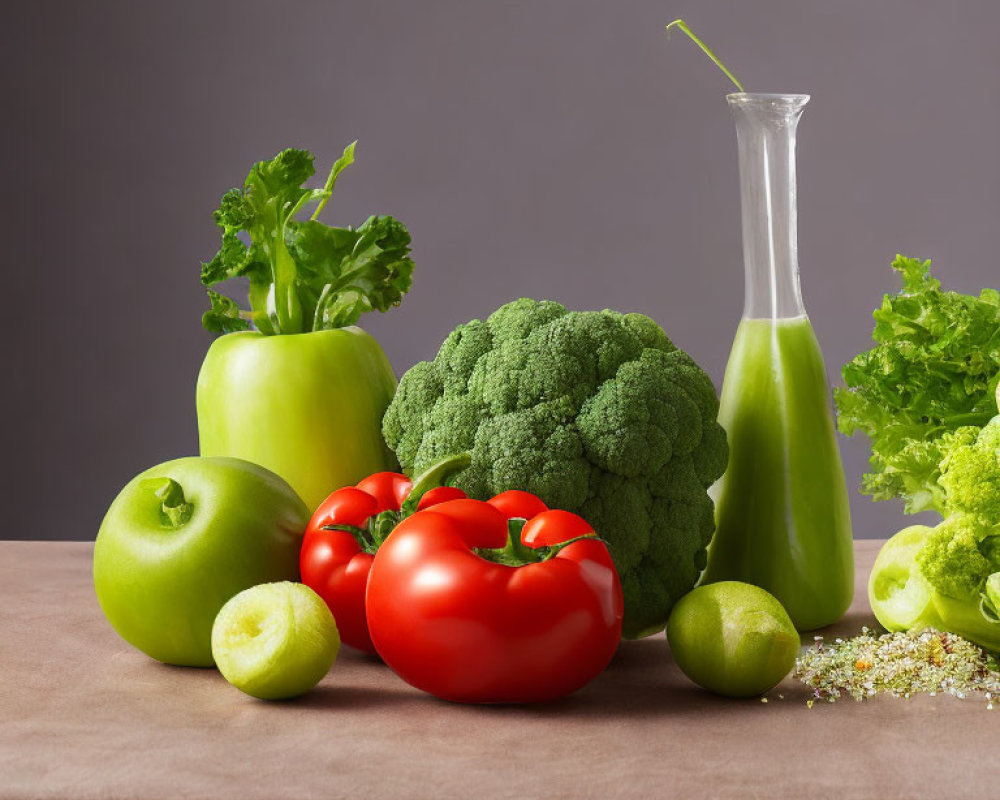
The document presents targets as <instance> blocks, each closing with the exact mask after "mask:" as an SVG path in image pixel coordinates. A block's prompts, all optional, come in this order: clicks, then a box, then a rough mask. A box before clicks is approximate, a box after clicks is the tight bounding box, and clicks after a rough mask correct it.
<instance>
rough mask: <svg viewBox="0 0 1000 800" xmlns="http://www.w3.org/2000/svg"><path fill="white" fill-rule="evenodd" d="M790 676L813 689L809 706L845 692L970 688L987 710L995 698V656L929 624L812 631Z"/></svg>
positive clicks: (961, 691)
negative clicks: (843, 635)
mask: <svg viewBox="0 0 1000 800" xmlns="http://www.w3.org/2000/svg"><path fill="white" fill-rule="evenodd" d="M795 677H797V678H798V679H799V680H801V681H802V682H803V683H804V684H806V686H809V687H810V688H811V689H812V690H813V699H812V700H809V701H808V703H807V705H808V706H809V707H810V708H811V707H812V705H813V703H814V702H815V701H816V700H824V701H826V702H829V703H832V702H834V701H835V700H837V699H838V698H840V697H843V696H845V695H849V696H850V697H853V698H854V699H855V700H864V699H866V698H868V697H873V696H875V695H876V694H891V695H893V696H895V697H904V698H906V697H910V695H914V694H929V695H931V696H933V695H936V694H950V695H953V696H954V697H958V698H960V699H963V698H965V697H966V696H967V695H970V694H974V695H977V696H979V695H982V696H984V697H985V700H986V708H987V709H990V710H992V708H993V701H994V700H997V699H1000V667H998V664H997V659H996V658H995V657H993V656H991V655H989V654H988V653H987V652H986V651H985V650H983V649H982V648H980V647H977V646H976V645H974V644H972V642H969V641H967V640H965V639H963V638H961V637H960V636H955V635H953V634H950V633H941V632H940V631H936V630H933V629H931V628H928V629H926V630H923V631H908V632H903V633H886V634H883V635H881V636H879V635H877V634H876V633H875V632H873V631H871V630H869V629H868V628H862V629H861V635H860V636H855V637H853V638H851V639H836V640H834V641H833V642H832V643H829V642H825V641H824V640H823V637H822V636H817V637H816V638H815V644H813V646H812V647H810V648H808V649H807V650H805V651H804V652H803V653H802V654H801V655H800V656H799V658H798V659H797V660H796V662H795Z"/></svg>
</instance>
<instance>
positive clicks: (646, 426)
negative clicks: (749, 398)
mask: <svg viewBox="0 0 1000 800" xmlns="http://www.w3.org/2000/svg"><path fill="white" fill-rule="evenodd" d="M718 410H719V403H718V398H717V395H716V392H715V388H714V387H713V385H712V382H711V380H710V379H709V377H708V376H707V375H706V374H705V372H704V371H703V370H702V369H701V368H700V367H698V365H697V364H695V362H694V361H693V360H692V359H691V358H690V357H689V356H688V355H687V354H686V353H684V352H683V351H681V350H679V349H677V347H675V346H674V344H673V343H672V342H671V341H670V339H669V338H668V337H667V335H666V334H665V333H664V332H663V330H662V329H661V328H660V327H659V325H657V324H656V323H655V322H654V321H653V320H651V319H650V318H649V317H645V316H643V315H641V314H619V313H617V312H614V311H607V310H606V311H600V312H597V311H582V312H572V311H567V310H566V309H565V308H564V307H563V306H561V305H559V304H558V303H554V302H551V301H536V300H529V299H521V300H516V301H514V302H512V303H508V304H507V305H505V306H503V307H501V308H499V309H498V310H497V311H495V312H494V313H493V314H492V315H491V316H490V317H489V318H488V319H487V320H486V321H485V322H484V321H481V320H472V321H471V322H468V323H466V324H464V325H460V326H458V328H456V329H455V330H454V331H452V333H451V334H450V335H449V336H448V338H447V339H446V340H445V342H444V344H442V346H441V349H440V351H439V352H438V354H437V357H436V358H435V359H434V360H433V361H425V362H421V363H419V364H417V365H416V366H414V367H413V368H412V369H411V370H409V372H407V373H406V374H405V375H404V376H403V378H402V379H401V380H400V382H399V388H398V390H397V392H396V396H395V399H394V400H393V401H392V404H391V405H390V406H389V409H388V411H387V412H386V415H385V418H384V420H383V433H384V434H385V438H386V441H387V442H388V443H389V446H390V447H392V448H393V449H394V450H395V451H396V455H397V457H398V458H399V461H400V464H401V465H402V466H403V468H404V469H405V470H406V471H407V472H410V473H411V474H413V473H419V472H421V471H423V470H424V469H426V468H427V467H429V466H430V465H432V464H433V463H435V462H436V461H437V460H439V459H440V458H442V457H445V456H449V455H453V454H455V453H457V452H462V451H468V452H470V453H471V455H472V463H471V465H470V466H469V468H468V469H467V470H465V471H463V472H461V473H459V474H458V475H456V476H454V477H453V478H452V480H451V482H452V483H454V484H455V485H457V486H460V487H461V488H463V489H464V490H465V491H466V492H468V493H469V494H470V495H471V496H473V497H479V498H487V497H490V496H492V495H494V494H498V493H500V492H502V491H505V490H507V489H523V490H526V491H529V492H533V493H534V494H537V495H538V496H539V497H541V498H542V500H544V501H545V502H546V503H547V504H548V505H550V506H552V507H554V508H563V509H566V510H568V511H573V512H576V513H579V514H581V515H582V516H583V517H584V518H586V519H587V520H588V521H589V522H590V524H591V525H593V526H594V529H595V530H596V531H597V533H598V534H599V535H600V536H601V537H603V538H604V539H605V540H606V541H607V542H608V544H609V547H610V549H611V553H612V556H613V557H614V560H615V564H616V566H617V568H618V572H619V575H620V576H621V580H622V588H623V592H624V595H625V625H624V632H625V635H627V636H640V635H644V634H646V633H650V632H653V631H655V630H659V629H662V627H663V626H664V624H665V622H666V619H667V616H668V614H669V612H670V609H671V607H672V606H673V604H674V602H675V601H676V600H678V599H679V598H680V596H681V595H683V594H684V593H685V592H687V591H689V590H690V589H691V588H692V587H693V586H694V584H695V582H696V581H697V579H698V576H699V574H700V572H701V570H702V569H703V568H704V566H705V561H706V552H705V548H706V547H707V545H708V543H709V541H710V540H711V537H712V534H713V532H714V529H715V525H714V519H713V505H712V501H711V499H710V498H709V496H708V493H707V489H708V487H709V486H711V485H712V483H714V482H715V481H716V480H717V479H718V478H719V477H720V476H721V475H722V473H723V472H724V471H725V468H726V464H727V461H728V457H729V451H728V446H727V444H726V434H725V431H724V430H723V429H722V427H721V426H720V425H719V424H718V423H717V422H716V416H717V414H718Z"/></svg>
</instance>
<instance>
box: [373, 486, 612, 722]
mask: <svg viewBox="0 0 1000 800" xmlns="http://www.w3.org/2000/svg"><path fill="white" fill-rule="evenodd" d="M518 517H520V518H528V521H527V523H526V524H525V525H524V528H523V530H522V531H521V532H520V536H512V537H510V540H509V538H508V530H509V525H508V523H509V520H511V519H513V518H518ZM580 537H587V538H580ZM501 549H502V551H503V552H502V554H501V553H500V552H499V551H500V550H501ZM490 558H495V559H500V560H505V561H506V562H508V563H498V562H497V561H494V560H490ZM533 559H539V560H537V561H532V560H533ZM511 564H514V565H511ZM366 608H367V613H368V627H369V631H370V633H371V638H372V641H373V642H374V644H375V648H376V650H377V651H378V653H379V655H380V656H382V658H383V659H384V660H385V662H386V664H388V665H389V666H390V667H391V668H392V669H393V670H394V671H395V672H396V673H397V674H398V675H399V676H400V677H401V678H403V680H405V681H406V682H407V683H410V684H411V685H413V686H416V687H417V688H419V689H423V690H424V691H426V692H430V693H431V694H433V695H436V696H438V697H441V698H444V699H446V700H455V701H460V702H470V703H518V702H531V701H538V700H550V699H553V698H556V697H561V696H563V695H566V694H569V693H570V692H573V691H575V690H576V689H579V688H580V687H581V686H583V685H585V684H586V683H588V682H589V681H590V680H592V679H593V678H594V677H596V676H597V675H598V674H599V673H600V672H601V671H602V670H603V669H604V668H605V667H606V666H607V664H608V662H609V661H610V660H611V657H612V656H613V655H614V652H615V649H616V648H617V647H618V642H619V640H620V639H621V628H622V616H623V610H624V609H623V601H622V592H621V585H620V583H619V580H618V573H617V572H616V571H615V567H614V564H613V563H612V561H611V556H610V554H609V553H608V550H607V547H606V546H605V545H604V543H603V542H602V541H601V540H600V539H597V538H596V537H595V536H594V534H593V531H592V529H591V528H590V526H589V525H588V524H587V523H586V522H585V521H584V520H583V519H582V518H581V517H578V516H577V515H575V514H571V513H569V512H567V511H558V510H551V511H550V510H548V509H546V507H545V505H544V504H543V503H542V502H541V501H540V500H538V498H536V497H534V496H533V495H529V494H527V493H525V492H515V493H512V492H505V493H504V494H502V495H498V496H497V497H495V498H494V499H493V500H491V501H490V502H489V503H484V502H480V501H478V500H469V499H460V500H452V501H449V502H445V503H441V504H440V505H436V506H434V507H433V508H430V509H428V510H426V511H421V512H419V513H417V514H414V515H413V516H411V517H408V518H407V519H405V520H403V521H402V522H401V523H400V524H399V525H398V526H397V527H396V528H395V530H393V532H392V533H391V534H390V535H389V537H388V539H386V541H385V542H384V543H383V544H382V547H381V548H380V549H379V551H378V553H377V554H376V556H375V559H374V563H373V564H372V567H371V574H370V576H369V580H368V595H367V602H366Z"/></svg>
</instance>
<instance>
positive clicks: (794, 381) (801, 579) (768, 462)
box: [703, 93, 854, 630]
mask: <svg viewBox="0 0 1000 800" xmlns="http://www.w3.org/2000/svg"><path fill="white" fill-rule="evenodd" d="M728 100H729V105H730V108H731V109H732V111H733V115H734V116H735V119H736V133H737V140H738V142H739V162H740V193H741V198H742V212H743V259H744V266H745V270H746V303H745V306H744V309H743V319H742V321H741V322H740V326H739V329H738V330H737V333H736V339H735V341H734V343H733V349H732V353H731V354H730V356H729V364H728V365H727V367H726V376H725V380H724V383H723V387H722V402H721V407H720V411H719V422H720V423H722V426H723V427H724V428H725V429H726V432H727V434H728V437H729V447H730V458H729V467H728V469H727V471H726V474H725V475H724V476H723V478H722V479H721V481H720V483H719V484H718V485H717V486H716V487H715V492H714V494H715V496H716V503H717V505H716V522H717V529H716V533H715V539H714V540H713V542H712V546H711V549H710V551H709V560H708V568H707V569H706V572H705V576H704V578H703V582H706V583H711V582H715V581H721V580H740V581H746V582H748V583H753V584H756V585H757V586H760V587H762V588H764V589H766V590H767V591H769V592H771V593H772V594H773V595H775V596H776V597H777V598H778V599H779V600H780V601H781V603H782V604H783V605H784V606H785V608H786V609H787V611H788V613H789V615H790V616H791V618H792V621H793V622H794V623H795V626H796V627H797V628H798V629H799V630H812V629H814V628H819V627H822V626H824V625H828V624H830V623H832V622H834V621H836V620H837V619H838V618H839V617H840V616H841V615H842V614H843V613H844V611H845V610H846V609H847V607H848V605H850V602H851V597H852V594H853V589H854V565H853V561H854V558H853V548H852V541H851V518H850V509H849V506H848V498H847V486H846V483H845V480H844V472H843V467H842V466H841V461H840V453H839V451H838V449H837V440H836V434H835V430H834V423H833V409H832V400H831V395H830V389H829V386H828V385H827V380H826V370H825V368H824V366H823V356H822V354H821V353H820V349H819V344H818V343H817V341H816V336H815V334H814V333H813V329H812V325H811V324H810V322H809V318H808V317H807V316H806V312H805V308H804V306H803V305H802V294H801V291H800V289H799V266H798V254H797V242H796V218H795V129H796V126H797V124H798V121H799V117H800V115H801V113H802V109H803V107H804V106H805V104H806V103H807V102H808V100H809V97H808V95H785V94H746V93H740V94H732V95H729V97H728Z"/></svg>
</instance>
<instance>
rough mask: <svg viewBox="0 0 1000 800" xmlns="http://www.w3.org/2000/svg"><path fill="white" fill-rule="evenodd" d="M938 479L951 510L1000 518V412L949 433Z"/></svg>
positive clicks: (994, 518)
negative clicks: (980, 423) (981, 423)
mask: <svg viewBox="0 0 1000 800" xmlns="http://www.w3.org/2000/svg"><path fill="white" fill-rule="evenodd" d="M944 449H945V454H944V458H943V459H942V461H941V477H940V478H939V479H938V483H940V484H941V486H942V487H943V488H944V491H945V498H946V500H945V502H946V505H947V509H948V511H950V512H952V513H961V514H974V515H976V516H978V517H982V518H983V519H985V520H989V521H997V522H1000V416H996V417H994V418H993V419H991V420H990V421H989V422H988V423H987V424H986V426H985V427H984V428H982V429H979V428H975V427H964V428H959V429H958V430H957V431H955V432H954V433H952V434H950V435H949V437H948V439H947V440H946V444H945V448H944Z"/></svg>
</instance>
